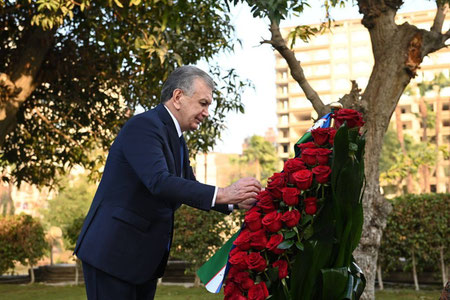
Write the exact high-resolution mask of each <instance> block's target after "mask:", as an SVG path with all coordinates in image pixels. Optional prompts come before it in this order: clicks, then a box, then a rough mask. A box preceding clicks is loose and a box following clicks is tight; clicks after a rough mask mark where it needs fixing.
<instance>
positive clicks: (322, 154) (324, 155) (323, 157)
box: [316, 148, 333, 165]
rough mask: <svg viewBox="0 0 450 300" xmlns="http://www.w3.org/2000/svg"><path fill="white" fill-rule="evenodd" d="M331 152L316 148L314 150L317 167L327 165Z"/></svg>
mask: <svg viewBox="0 0 450 300" xmlns="http://www.w3.org/2000/svg"><path fill="white" fill-rule="evenodd" d="M332 152H333V151H331V150H330V149H325V148H318V149H316V158H317V162H318V163H319V165H327V164H328V158H329V157H330V154H331V153H332Z"/></svg>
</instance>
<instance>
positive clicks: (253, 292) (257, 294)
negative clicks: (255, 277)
mask: <svg viewBox="0 0 450 300" xmlns="http://www.w3.org/2000/svg"><path fill="white" fill-rule="evenodd" d="M267 297H269V291H268V290H267V286H266V283H265V282H264V281H261V282H260V283H258V284H255V285H254V286H253V287H252V288H251V289H249V290H248V299H249V300H264V299H266V298H267Z"/></svg>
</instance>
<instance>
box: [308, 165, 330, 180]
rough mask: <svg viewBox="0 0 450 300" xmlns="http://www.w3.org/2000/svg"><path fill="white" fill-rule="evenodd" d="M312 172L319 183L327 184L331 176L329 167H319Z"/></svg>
mask: <svg viewBox="0 0 450 300" xmlns="http://www.w3.org/2000/svg"><path fill="white" fill-rule="evenodd" d="M312 172H313V174H314V175H315V177H316V181H317V182H318V183H327V182H328V178H329V177H330V174H331V168H330V167H329V166H317V167H314V168H313V169H312Z"/></svg>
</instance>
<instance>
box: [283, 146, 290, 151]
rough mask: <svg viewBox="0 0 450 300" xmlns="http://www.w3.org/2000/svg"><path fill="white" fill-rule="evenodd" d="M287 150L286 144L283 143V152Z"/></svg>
mask: <svg viewBox="0 0 450 300" xmlns="http://www.w3.org/2000/svg"><path fill="white" fill-rule="evenodd" d="M288 152H289V147H288V145H287V144H283V153H288Z"/></svg>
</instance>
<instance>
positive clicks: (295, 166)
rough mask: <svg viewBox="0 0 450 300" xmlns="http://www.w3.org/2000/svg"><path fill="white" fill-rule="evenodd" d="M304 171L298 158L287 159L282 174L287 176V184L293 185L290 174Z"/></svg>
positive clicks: (302, 164)
mask: <svg viewBox="0 0 450 300" xmlns="http://www.w3.org/2000/svg"><path fill="white" fill-rule="evenodd" d="M304 169H306V166H305V163H304V162H303V161H302V160H301V159H300V158H298V157H297V158H292V159H288V160H287V161H286V162H285V163H284V168H283V170H284V172H285V173H286V175H287V178H288V182H289V183H294V180H293V179H292V174H293V173H294V172H297V171H299V170H304Z"/></svg>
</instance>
